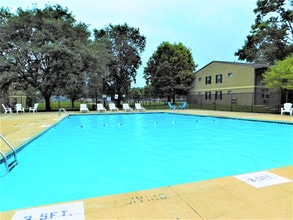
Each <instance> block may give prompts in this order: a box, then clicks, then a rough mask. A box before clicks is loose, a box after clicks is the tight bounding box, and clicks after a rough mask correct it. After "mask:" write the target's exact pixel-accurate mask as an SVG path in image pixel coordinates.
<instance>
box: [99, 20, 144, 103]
mask: <svg viewBox="0 0 293 220" xmlns="http://www.w3.org/2000/svg"><path fill="white" fill-rule="evenodd" d="M94 35H95V39H96V41H100V40H103V39H104V40H108V41H109V42H110V46H111V51H112V54H113V55H114V59H113V60H112V62H111V63H110V64H109V75H108V77H107V79H105V80H104V82H103V83H104V84H103V86H104V89H105V90H106V91H107V93H108V94H112V96H113V95H114V94H118V95H119V98H118V100H117V102H118V104H119V103H120V101H121V97H122V95H125V94H128V92H129V89H130V85H131V82H136V71H137V69H138V68H139V66H140V65H141V57H140V54H141V53H142V52H143V51H144V48H145V44H146V38H145V37H144V36H143V35H141V34H140V32H139V29H138V28H133V27H129V26H128V25H127V24H124V25H112V24H110V25H109V26H107V27H106V28H105V29H101V30H94Z"/></svg>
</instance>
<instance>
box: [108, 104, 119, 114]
mask: <svg viewBox="0 0 293 220" xmlns="http://www.w3.org/2000/svg"><path fill="white" fill-rule="evenodd" d="M109 110H110V111H111V112H112V111H119V108H117V107H116V105H115V103H109Z"/></svg>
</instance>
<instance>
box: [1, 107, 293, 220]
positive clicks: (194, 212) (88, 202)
mask: <svg viewBox="0 0 293 220" xmlns="http://www.w3.org/2000/svg"><path fill="white" fill-rule="evenodd" d="M149 112H150V111H149ZM165 112H171V111H165ZM92 113H93V112H92ZM95 113H96V112H95ZM175 113H186V114H197V115H209V116H217V117H233V118H234V117H235V118H246V119H252V120H272V121H282V122H288V123H293V117H290V116H289V115H285V116H280V115H272V114H257V113H239V112H221V111H202V110H181V111H179V112H175ZM73 114H75V113H73ZM90 114H91V113H90ZM102 114H104V113H102ZM64 116H65V115H64V114H62V116H59V115H58V114H57V113H56V112H54V113H35V114H32V113H25V114H12V115H9V114H6V115H4V114H1V115H0V117H1V133H2V134H3V135H4V136H5V137H6V138H7V140H8V141H9V142H11V144H12V145H13V146H19V145H21V144H23V143H25V142H27V141H28V140H30V139H31V138H33V137H35V136H36V135H38V134H39V133H40V132H42V131H43V130H45V129H46V128H48V127H49V126H52V125H53V124H55V123H56V122H58V121H60V120H61V119H62V118H63V117H64ZM284 135H291V136H292V137H293V127H292V130H291V131H288V134H284ZM292 145H293V140H292ZM1 150H2V151H6V152H7V150H8V149H7V147H6V146H5V144H4V143H3V142H1ZM270 172H271V173H273V174H277V175H280V176H282V177H285V178H288V179H290V180H293V166H287V167H281V168H276V169H272V170H270ZM19 184H20V185H21V182H19ZM292 189H293V183H292V182H287V183H282V184H277V185H272V186H267V187H263V188H255V187H253V186H251V185H249V184H247V183H245V182H242V181H240V180H239V179H237V178H235V177H224V178H218V179H212V180H207V181H200V182H193V183H186V184H181V185H175V186H168V187H162V188H156V189H150V190H143V191H137V192H131V193H125V194H118V195H112V196H105V197H97V198H90V199H84V200H83V202H84V215H85V219H87V220H89V219H93V220H94V219H293V210H292V207H293V206H292V205H293V194H292ZM1 202H3V201H1ZM4 202H5V201H4ZM52 205H56V204H52ZM18 211H19V210H18ZM14 213H15V211H8V212H2V213H0V219H1V220H6V219H7V220H8V219H12V216H13V215H14ZM53 219H54V218H53ZM61 219H62V218H61ZM72 219H74V220H78V219H77V218H74V216H73V218H72Z"/></svg>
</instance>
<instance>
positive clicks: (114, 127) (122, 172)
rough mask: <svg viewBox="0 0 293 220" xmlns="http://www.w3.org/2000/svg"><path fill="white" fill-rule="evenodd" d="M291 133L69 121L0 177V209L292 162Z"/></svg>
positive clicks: (130, 118)
mask: <svg viewBox="0 0 293 220" xmlns="http://www.w3.org/2000/svg"><path fill="white" fill-rule="evenodd" d="M292 129H293V126H292V125H290V124H277V123H265V122H256V121H246V120H234V119H223V118H214V117H199V116H190V115H179V114H169V113H159V114H157V113H151V114H147V113H146V114H115V115H114V114H113V115H81V116H70V117H68V118H66V119H64V120H63V121H62V122H60V123H58V124H57V125H56V126H54V127H52V128H51V129H49V130H48V131H47V132H45V133H44V134H43V135H41V136H40V137H39V138H37V139H35V140H33V141H32V142H31V143H29V144H28V145H27V146H26V147H25V149H24V150H22V151H21V152H20V153H19V155H18V160H19V165H18V166H17V167H16V168H15V169H14V170H13V171H12V172H11V173H10V174H9V175H7V176H5V177H1V178H0V181H1V182H0V184H1V187H0V197H1V200H0V210H1V211H5V210H11V209H17V208H25V207H31V206H37V205H44V204H49V203H55V202H62V201H69V200H77V199H83V198H90V197H96V196H103V195H111V194H116V193H124V192H129V191H136V190H141V189H149V188H155V187H161V186H167V185H174V184H180V183H186V182H193V181H199V180H205V179H211V178H216V177H222V176H231V175H236V174H241V173H247V172H252V171H258V170H265V169H271V168H275V167H281V166H287V165H292V155H293V152H292V151H293V149H292V147H291V146H292V136H291V135H286V134H290V133H291V134H292V131H293V130H292Z"/></svg>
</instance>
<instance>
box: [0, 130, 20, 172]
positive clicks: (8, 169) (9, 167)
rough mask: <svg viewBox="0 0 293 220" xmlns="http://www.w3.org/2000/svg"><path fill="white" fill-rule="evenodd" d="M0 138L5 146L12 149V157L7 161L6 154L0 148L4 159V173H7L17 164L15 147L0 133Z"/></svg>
mask: <svg viewBox="0 0 293 220" xmlns="http://www.w3.org/2000/svg"><path fill="white" fill-rule="evenodd" d="M0 137H1V139H2V140H3V141H4V142H5V143H6V144H7V146H8V147H9V148H10V149H11V150H12V152H13V156H14V159H13V160H12V161H11V162H10V163H8V158H7V156H6V155H5V154H4V153H3V152H2V151H1V150H0V154H1V155H2V157H3V160H4V165H5V170H6V174H8V173H9V172H10V171H11V170H12V169H13V168H14V167H15V166H16V165H17V164H18V162H17V155H16V151H15V149H14V148H13V147H12V145H11V144H10V143H9V142H8V141H7V139H6V138H5V137H4V136H3V135H2V134H1V133H0Z"/></svg>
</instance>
